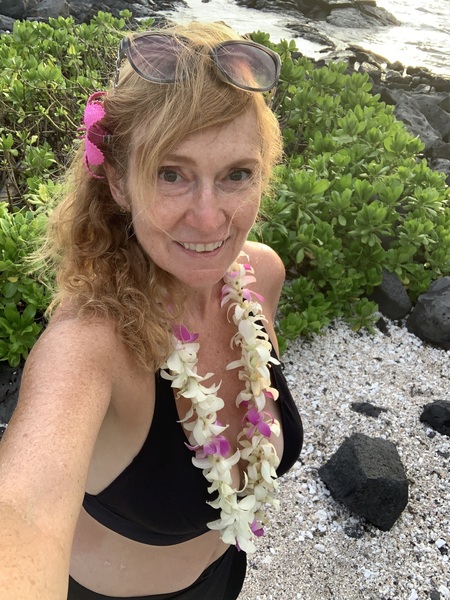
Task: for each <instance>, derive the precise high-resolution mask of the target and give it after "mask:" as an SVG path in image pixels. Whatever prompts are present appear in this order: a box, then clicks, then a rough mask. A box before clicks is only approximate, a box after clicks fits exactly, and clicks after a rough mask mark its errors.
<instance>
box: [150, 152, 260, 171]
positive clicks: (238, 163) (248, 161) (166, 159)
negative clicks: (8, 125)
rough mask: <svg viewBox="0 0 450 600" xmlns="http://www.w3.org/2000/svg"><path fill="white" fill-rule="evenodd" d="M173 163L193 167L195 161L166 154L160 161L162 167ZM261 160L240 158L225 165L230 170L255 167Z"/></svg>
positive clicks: (182, 156)
mask: <svg viewBox="0 0 450 600" xmlns="http://www.w3.org/2000/svg"><path fill="white" fill-rule="evenodd" d="M171 162H174V163H175V164H176V163H183V164H186V165H188V166H192V167H195V166H196V164H197V163H196V161H195V160H194V159H193V158H191V157H190V156H187V155H185V154H168V155H167V156H165V157H164V158H163V160H162V161H161V164H162V165H164V164H165V163H171ZM261 162H262V161H261V160H259V159H257V158H251V157H246V156H245V157H244V156H243V157H241V158H237V159H235V158H233V160H232V161H231V162H230V163H229V164H227V165H226V167H227V168H231V167H237V166H241V165H243V164H245V165H254V166H257V165H259V164H261Z"/></svg>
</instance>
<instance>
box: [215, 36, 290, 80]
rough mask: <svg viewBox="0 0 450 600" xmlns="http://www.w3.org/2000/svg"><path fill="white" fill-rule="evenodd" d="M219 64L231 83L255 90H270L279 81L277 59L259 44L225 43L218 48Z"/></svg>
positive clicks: (217, 57) (216, 52) (216, 53)
mask: <svg viewBox="0 0 450 600" xmlns="http://www.w3.org/2000/svg"><path fill="white" fill-rule="evenodd" d="M215 56H216V60H217V64H218V65H219V67H220V68H221V70H222V71H223V73H224V74H225V75H226V76H227V77H228V79H229V80H230V82H231V83H234V84H235V85H237V86H238V87H244V88H245V87H247V88H250V89H253V90H261V91H264V90H269V89H270V88H272V87H273V86H274V85H275V84H276V82H277V75H278V72H277V64H276V62H275V60H274V59H273V58H272V56H270V54H268V53H267V52H265V51H264V50H263V49H262V48H258V46H252V45H251V44H239V43H234V44H224V45H220V46H219V47H218V48H216V51H215Z"/></svg>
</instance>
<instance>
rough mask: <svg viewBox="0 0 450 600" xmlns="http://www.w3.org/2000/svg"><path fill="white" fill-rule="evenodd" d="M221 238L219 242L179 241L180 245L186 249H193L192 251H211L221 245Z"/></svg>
mask: <svg viewBox="0 0 450 600" xmlns="http://www.w3.org/2000/svg"><path fill="white" fill-rule="evenodd" d="M222 244H223V240H222V241H220V242H213V243H212V244H184V243H183V242H181V245H182V246H183V247H184V248H186V250H193V251H194V252H212V251H213V250H216V249H217V248H220V246H222Z"/></svg>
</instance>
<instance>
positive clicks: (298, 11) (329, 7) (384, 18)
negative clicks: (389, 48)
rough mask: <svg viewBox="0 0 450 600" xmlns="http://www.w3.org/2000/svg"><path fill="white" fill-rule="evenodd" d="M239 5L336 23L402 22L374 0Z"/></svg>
mask: <svg viewBox="0 0 450 600" xmlns="http://www.w3.org/2000/svg"><path fill="white" fill-rule="evenodd" d="M237 4H238V5H239V6H245V7H247V8H256V9H259V10H265V11H270V12H283V13H287V14H291V15H292V16H302V17H305V18H307V19H315V20H319V21H327V22H329V23H332V24H333V25H335V26H337V27H357V28H364V27H373V26H389V27H391V26H392V25H400V23H399V21H398V20H397V19H396V18H395V17H394V16H393V15H391V14H390V13H389V12H388V11H387V10H386V9H384V8H381V7H379V6H377V5H376V2H375V0H238V2H237Z"/></svg>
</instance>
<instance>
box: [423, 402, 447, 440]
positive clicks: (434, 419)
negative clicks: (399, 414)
mask: <svg viewBox="0 0 450 600" xmlns="http://www.w3.org/2000/svg"><path fill="white" fill-rule="evenodd" d="M420 420H421V421H422V422H423V423H428V425H430V426H431V427H432V428H433V429H434V430H435V431H438V432H439V433H442V434H443V435H448V436H449V437H450V401H448V400H436V401H435V402H430V403H429V404H427V405H426V406H425V407H424V409H423V412H422V414H421V415H420Z"/></svg>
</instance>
